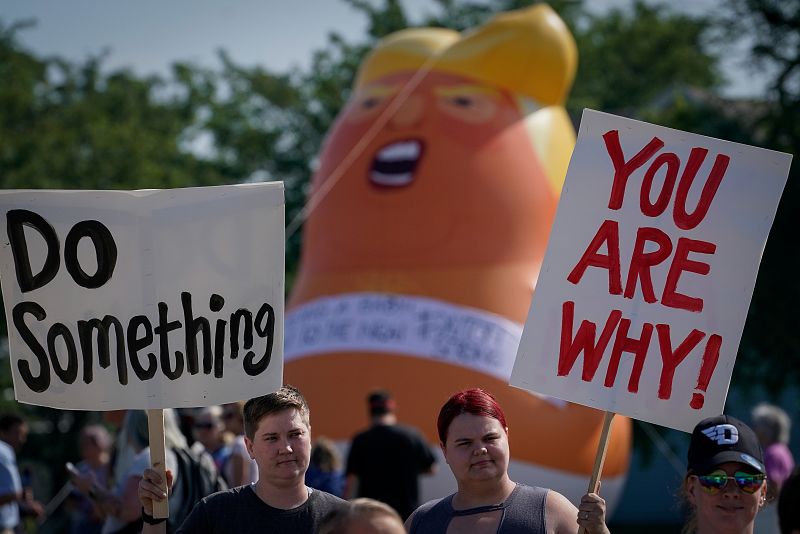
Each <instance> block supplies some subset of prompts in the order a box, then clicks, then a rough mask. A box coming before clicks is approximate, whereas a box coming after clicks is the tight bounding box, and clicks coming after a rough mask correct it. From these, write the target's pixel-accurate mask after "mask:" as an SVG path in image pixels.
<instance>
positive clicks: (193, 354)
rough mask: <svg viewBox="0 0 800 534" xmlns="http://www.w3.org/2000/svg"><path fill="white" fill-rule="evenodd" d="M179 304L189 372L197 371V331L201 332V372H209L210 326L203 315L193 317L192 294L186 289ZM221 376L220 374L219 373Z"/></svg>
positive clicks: (210, 360) (210, 358) (210, 361)
mask: <svg viewBox="0 0 800 534" xmlns="http://www.w3.org/2000/svg"><path fill="white" fill-rule="evenodd" d="M181 304H183V324H184V329H183V330H184V333H185V334H186V362H187V365H188V366H189V372H190V373H192V374H194V373H196V372H197V371H192V369H197V332H198V331H202V333H203V373H204V374H211V364H212V354H211V326H210V325H209V324H208V319H206V318H205V317H198V318H196V319H195V318H194V315H193V314H192V295H191V293H189V292H188V291H184V292H183V293H181ZM220 376H221V375H220Z"/></svg>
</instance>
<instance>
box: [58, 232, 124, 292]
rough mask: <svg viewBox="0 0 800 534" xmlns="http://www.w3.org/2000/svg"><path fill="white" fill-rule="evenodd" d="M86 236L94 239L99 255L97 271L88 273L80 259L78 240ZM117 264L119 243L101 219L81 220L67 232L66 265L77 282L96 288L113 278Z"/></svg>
mask: <svg viewBox="0 0 800 534" xmlns="http://www.w3.org/2000/svg"><path fill="white" fill-rule="evenodd" d="M84 237H88V238H89V239H91V240H92V244H93V245H94V251H95V255H96V256H97V271H96V272H95V273H94V274H93V275H91V276H90V275H88V274H86V272H85V271H84V270H83V268H82V267H81V265H80V262H79V261H78V242H80V240H81V239H83V238H84ZM116 264H117V244H116V243H115V242H114V236H112V235H111V232H110V231H109V229H108V228H106V227H105V225H103V224H102V223H101V222H99V221H81V222H79V223H78V224H76V225H75V226H73V227H72V229H71V230H70V231H69V233H68V234H67V239H66V241H64V266H65V267H66V268H67V271H69V274H70V275H71V276H72V279H73V280H75V283H76V284H78V285H79V286H81V287H85V288H88V289H95V288H98V287H100V286H102V285H103V284H105V283H106V282H108V281H109V280H110V279H111V275H112V274H113V273H114V267H115V266H116Z"/></svg>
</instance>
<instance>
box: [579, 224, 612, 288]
mask: <svg viewBox="0 0 800 534" xmlns="http://www.w3.org/2000/svg"><path fill="white" fill-rule="evenodd" d="M604 243H605V245H606V249H607V250H608V254H599V253H598V252H597V251H598V250H599V249H600V247H601V246H602V245H603V244H604ZM590 266H591V267H600V268H603V269H608V291H609V293H611V294H612V295H619V294H621V293H622V277H621V275H620V271H619V223H617V222H616V221H610V220H607V221H604V222H603V224H601V225H600V228H599V229H598V230H597V234H595V236H594V238H593V239H592V242H591V243H589V246H588V247H587V248H586V252H584V253H583V256H582V257H581V259H580V260H579V261H578V263H577V265H575V267H574V268H573V269H572V272H571V273H569V276H567V280H569V281H570V282H572V283H573V284H575V285H577V284H578V282H580V281H581V278H582V277H583V274H584V273H585V272H586V268H587V267H590Z"/></svg>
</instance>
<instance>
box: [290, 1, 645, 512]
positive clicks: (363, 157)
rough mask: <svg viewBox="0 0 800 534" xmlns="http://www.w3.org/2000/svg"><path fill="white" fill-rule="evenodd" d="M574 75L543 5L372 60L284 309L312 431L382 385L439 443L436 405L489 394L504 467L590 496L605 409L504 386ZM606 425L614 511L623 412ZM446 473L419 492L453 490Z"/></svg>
mask: <svg viewBox="0 0 800 534" xmlns="http://www.w3.org/2000/svg"><path fill="white" fill-rule="evenodd" d="M574 68H575V47H574V43H573V42H572V38H571V36H570V35H569V32H568V30H567V29H566V27H565V26H564V24H563V22H561V20H560V19H559V18H558V17H557V15H556V14H555V13H554V12H553V11H552V10H550V9H549V8H548V7H547V6H544V5H538V6H535V7H533V8H529V9H525V10H519V11H516V12H510V13H507V14H503V15H500V16H498V17H496V18H495V19H493V20H492V21H490V22H489V23H487V24H486V25H485V26H484V27H481V28H479V29H478V30H476V31H473V32H471V33H469V34H466V35H465V36H461V35H459V34H457V33H455V32H452V31H450V30H443V29H412V30H405V31H402V32H398V33H397V34H393V35H391V36H389V37H387V38H386V39H384V40H383V41H382V42H381V43H379V45H378V46H377V47H376V49H375V50H374V51H373V53H372V54H371V55H370V56H368V57H367V59H366V60H365V62H364V64H363V65H362V67H361V70H360V72H359V77H358V79H357V81H356V84H355V90H354V95H353V98H352V99H351V101H350V102H349V103H348V105H347V107H346V108H345V109H344V110H343V111H342V112H341V114H340V116H339V117H338V118H337V120H336V122H335V124H334V126H333V128H332V130H331V131H330V132H329V135H328V138H327V139H326V143H325V146H324V148H323V151H322V154H321V158H320V166H319V169H318V171H317V172H316V174H315V176H314V179H313V183H312V191H311V196H310V199H309V204H308V210H309V217H308V219H307V221H306V224H305V228H304V234H303V249H302V261H301V267H300V271H299V274H298V278H297V280H296V283H295V285H294V288H293V293H292V295H291V298H290V302H289V305H288V310H289V311H288V313H287V316H286V340H285V343H286V349H285V358H286V363H285V371H284V372H285V380H286V382H288V383H291V384H294V385H296V386H298V387H299V388H300V389H301V391H303V393H304V394H305V395H306V397H307V398H308V400H309V403H310V405H311V409H312V413H313V428H314V433H315V435H317V436H320V435H325V436H328V437H330V438H333V439H336V440H338V441H340V442H343V443H344V442H347V441H348V440H349V439H350V438H351V437H352V436H353V434H355V433H356V432H357V431H358V430H360V429H362V428H364V427H365V426H366V424H367V420H366V407H365V398H366V396H367V394H368V392H369V391H371V390H372V389H375V388H386V389H388V390H390V391H392V392H393V393H394V394H395V396H396V398H397V404H398V407H399V411H398V416H399V418H400V420H401V421H403V422H405V423H408V424H412V425H414V426H417V427H418V428H420V429H421V430H422V431H423V432H424V433H425V435H426V436H427V437H428V438H429V439H430V441H431V443H432V444H434V446H435V444H436V443H437V441H438V439H437V437H436V425H435V420H436V416H437V414H438V410H439V408H440V406H441V405H442V404H443V403H444V401H445V400H446V399H447V398H448V397H449V396H450V395H451V394H452V393H454V392H456V391H458V390H460V389H464V388H467V387H483V388H485V389H487V390H489V391H491V392H492V393H494V394H495V395H496V396H497V397H498V400H499V401H500V403H501V405H502V406H503V408H504V409H505V411H506V416H507V419H508V422H509V425H510V436H511V453H512V466H511V476H512V478H513V479H515V480H519V481H522V482H526V483H529V484H534V485H540V486H547V487H552V488H553V489H556V490H558V491H560V492H562V493H564V494H565V495H567V496H568V497H569V498H571V499H572V500H573V501H575V500H577V499H579V498H580V495H581V494H583V493H585V491H586V487H587V484H588V478H589V474H590V473H591V471H592V466H593V463H594V456H595V452H596V447H597V440H598V437H599V433H600V427H601V425H602V413H600V412H597V411H595V410H592V409H589V408H586V407H583V406H578V405H573V404H569V403H564V402H561V401H556V400H554V399H546V398H542V397H539V396H536V395H534V394H531V393H529V392H526V391H523V390H519V389H516V388H512V387H510V386H508V385H507V383H508V376H509V375H510V373H511V367H512V365H513V360H514V357H515V355H516V346H517V344H518V342H519V336H520V334H521V331H522V324H523V323H524V322H525V319H526V316H527V312H528V308H529V305H530V299H531V296H532V294H533V290H534V286H535V281H536V278H537V275H538V272H539V268H540V265H541V261H542V258H543V256H544V251H545V248H546V245H547V237H548V233H549V230H550V225H551V223H552V220H553V217H554V215H555V209H556V205H557V203H558V196H559V193H560V188H561V183H562V182H563V178H564V174H565V172H566V166H567V162H568V159H569V155H570V153H571V150H572V148H573V145H574V140H575V138H574V131H573V129H572V126H571V124H570V122H569V119H568V117H567V115H566V112H565V111H564V109H563V107H562V106H561V103H562V101H563V98H564V95H565V94H566V91H567V90H568V88H569V85H570V84H571V80H572V76H573V73H574ZM556 335H557V334H556ZM612 432H613V433H612V438H611V445H610V448H609V451H608V455H607V457H606V463H605V467H604V473H603V481H604V482H603V493H604V496H606V499H607V500H609V501H610V504H612V505H613V502H614V500H615V497H616V496H617V495H618V493H619V492H620V491H621V487H622V483H623V480H624V475H625V472H626V470H627V464H628V456H629V452H630V422H629V421H628V420H626V419H625V418H621V417H620V418H617V419H616V420H615V422H614V426H613V430H612ZM387 461H390V459H387ZM439 473H440V474H439V475H437V477H434V478H433V479H430V480H427V481H426V483H425V485H424V487H423V494H424V496H425V497H430V498H434V497H440V496H442V495H444V494H445V493H447V492H452V491H453V490H454V489H455V486H454V481H453V479H452V476H451V475H450V473H449V472H448V470H447V469H446V468H443V469H440V470H439Z"/></svg>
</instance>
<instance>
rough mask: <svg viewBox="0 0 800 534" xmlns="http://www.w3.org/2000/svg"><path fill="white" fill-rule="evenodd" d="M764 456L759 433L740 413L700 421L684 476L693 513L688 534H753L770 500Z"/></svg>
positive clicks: (685, 528)
mask: <svg viewBox="0 0 800 534" xmlns="http://www.w3.org/2000/svg"><path fill="white" fill-rule="evenodd" d="M765 472H766V470H765V468H764V455H763V453H762V451H761V445H760V444H759V441H758V438H757V437H756V434H755V432H753V430H752V429H751V428H750V427H749V426H747V425H746V424H744V423H743V422H741V421H740V420H738V419H736V418H735V417H731V416H729V415H719V416H716V417H709V418H707V419H704V420H702V421H700V422H699V423H698V424H697V426H696V427H695V428H694V431H693V432H692V438H691V441H690V443H689V454H688V470H687V473H686V477H685V480H684V484H685V486H684V489H685V494H686V499H687V500H688V502H689V505H690V506H691V509H692V512H691V515H690V517H689V520H688V521H687V523H686V525H685V527H684V529H683V532H684V534H689V533H694V534H752V533H753V526H754V523H755V518H756V514H758V511H759V510H760V509H761V508H762V507H763V506H764V504H765V502H766V492H767V477H766V475H765Z"/></svg>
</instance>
